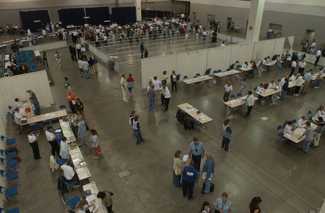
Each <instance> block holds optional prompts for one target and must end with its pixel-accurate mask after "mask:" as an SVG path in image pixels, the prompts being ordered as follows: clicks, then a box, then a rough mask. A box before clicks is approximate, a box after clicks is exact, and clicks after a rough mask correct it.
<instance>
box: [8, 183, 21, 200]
mask: <svg viewBox="0 0 325 213" xmlns="http://www.w3.org/2000/svg"><path fill="white" fill-rule="evenodd" d="M17 194H18V191H17V186H14V187H10V188H7V189H6V191H5V197H6V199H7V200H8V199H12V198H15V197H16V195H17Z"/></svg>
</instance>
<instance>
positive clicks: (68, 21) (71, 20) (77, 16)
mask: <svg viewBox="0 0 325 213" xmlns="http://www.w3.org/2000/svg"><path fill="white" fill-rule="evenodd" d="M58 13H59V19H60V22H61V23H62V25H63V26H67V25H77V26H79V25H83V24H84V23H85V22H84V17H85V13H84V9H83V8H67V9H60V10H58Z"/></svg>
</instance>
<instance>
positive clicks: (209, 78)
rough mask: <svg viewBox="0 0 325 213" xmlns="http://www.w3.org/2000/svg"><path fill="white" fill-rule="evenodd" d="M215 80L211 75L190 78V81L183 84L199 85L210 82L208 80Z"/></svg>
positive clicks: (185, 80) (187, 80)
mask: <svg viewBox="0 0 325 213" xmlns="http://www.w3.org/2000/svg"><path fill="white" fill-rule="evenodd" d="M212 79H213V78H212V77H211V76H209V75H202V76H199V77H195V78H189V79H184V80H183V82H184V83H185V84H195V83H199V82H202V81H208V80H212Z"/></svg>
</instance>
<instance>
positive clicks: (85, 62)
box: [82, 56, 90, 79]
mask: <svg viewBox="0 0 325 213" xmlns="http://www.w3.org/2000/svg"><path fill="white" fill-rule="evenodd" d="M82 73H83V77H84V78H86V79H90V70H89V63H88V60H87V56H82Z"/></svg>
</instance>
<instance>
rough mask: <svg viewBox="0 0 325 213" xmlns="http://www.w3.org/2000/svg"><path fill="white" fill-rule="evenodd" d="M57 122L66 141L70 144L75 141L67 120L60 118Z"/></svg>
mask: <svg viewBox="0 0 325 213" xmlns="http://www.w3.org/2000/svg"><path fill="white" fill-rule="evenodd" d="M59 123H60V127H61V129H62V134H63V136H64V137H65V138H66V139H67V143H68V144H70V143H72V142H75V141H76V137H75V135H74V133H73V131H72V129H71V128H70V123H69V121H65V120H63V119H60V120H59Z"/></svg>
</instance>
